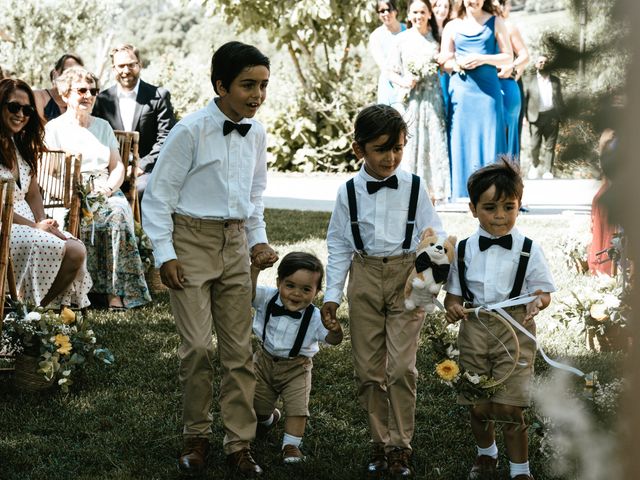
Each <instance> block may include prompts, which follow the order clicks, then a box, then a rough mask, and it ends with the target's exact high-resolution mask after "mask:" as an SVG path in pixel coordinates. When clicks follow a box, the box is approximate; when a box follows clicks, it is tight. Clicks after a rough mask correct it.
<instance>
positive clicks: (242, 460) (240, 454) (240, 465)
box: [227, 448, 262, 478]
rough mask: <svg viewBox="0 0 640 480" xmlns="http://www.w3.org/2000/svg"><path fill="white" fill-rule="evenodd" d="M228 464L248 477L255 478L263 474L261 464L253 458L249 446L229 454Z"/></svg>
mask: <svg viewBox="0 0 640 480" xmlns="http://www.w3.org/2000/svg"><path fill="white" fill-rule="evenodd" d="M227 465H229V466H230V467H231V468H233V469H235V471H237V472H238V473H240V474H241V475H243V476H244V477H246V478H255V477H259V476H260V475H262V469H261V468H260V465H258V464H257V463H256V461H255V460H254V459H253V457H252V456H251V451H250V450H249V449H248V448H243V449H242V450H238V451H237V452H233V453H230V454H229V455H227Z"/></svg>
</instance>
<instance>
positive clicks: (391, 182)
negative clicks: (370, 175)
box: [367, 175, 398, 193]
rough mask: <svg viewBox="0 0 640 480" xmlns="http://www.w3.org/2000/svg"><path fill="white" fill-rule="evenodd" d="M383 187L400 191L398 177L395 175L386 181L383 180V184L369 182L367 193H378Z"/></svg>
mask: <svg viewBox="0 0 640 480" xmlns="http://www.w3.org/2000/svg"><path fill="white" fill-rule="evenodd" d="M382 187H389V188H393V189H394V190H397V189H398V177H396V176H395V175H392V176H390V177H389V178H387V179H386V180H382V181H381V182H367V192H369V193H376V192H377V191H378V190H380V189H381V188H382Z"/></svg>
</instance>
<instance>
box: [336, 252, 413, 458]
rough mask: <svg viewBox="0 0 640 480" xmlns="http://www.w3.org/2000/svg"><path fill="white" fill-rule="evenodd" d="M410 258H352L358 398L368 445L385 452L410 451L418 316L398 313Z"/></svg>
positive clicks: (351, 308)
mask: <svg viewBox="0 0 640 480" xmlns="http://www.w3.org/2000/svg"><path fill="white" fill-rule="evenodd" d="M414 260H415V255H413V254H411V255H399V256H395V257H384V258H382V257H367V256H365V257H359V256H356V257H354V260H353V262H352V263H351V269H350V271H349V286H348V288H347V297H348V299H349V322H350V328H351V343H352V350H353V363H354V367H355V371H356V377H357V381H358V398H359V400H360V404H361V405H362V407H363V408H364V409H365V410H366V411H367V413H368V420H369V428H370V430H371V440H372V442H374V443H377V444H381V445H384V446H385V449H386V450H387V451H389V450H391V449H393V448H396V447H400V448H411V439H412V438H413V432H414V429H415V410H416V379H417V376H418V372H417V370H416V352H417V350H418V339H419V336H420V329H421V328H422V324H423V323H424V316H420V317H419V318H416V317H415V312H407V311H406V310H405V308H404V285H405V282H406V280H407V277H408V276H409V272H410V271H411V268H412V267H413V262H414Z"/></svg>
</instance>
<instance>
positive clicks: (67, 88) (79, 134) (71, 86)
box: [45, 67, 151, 309]
mask: <svg viewBox="0 0 640 480" xmlns="http://www.w3.org/2000/svg"><path fill="white" fill-rule="evenodd" d="M56 84H57V87H58V92H59V93H60V96H61V97H62V99H63V100H64V101H65V103H66V104H67V111H66V112H65V113H64V114H62V115H60V116H59V117H58V118H55V119H53V120H51V121H50V122H49V123H47V125H46V127H45V132H46V136H45V140H46V143H47V146H48V147H49V148H51V149H60V150H65V151H67V152H71V153H80V154H82V179H83V183H84V184H85V185H86V186H88V187H89V190H90V194H89V195H88V200H87V203H86V204H85V205H83V208H86V207H87V206H89V205H91V206H92V207H91V210H92V211H93V215H90V217H91V218H86V219H85V220H84V221H83V222H82V223H81V228H80V237H81V238H82V239H83V241H84V243H85V245H86V246H87V265H88V268H89V272H91V276H92V277H93V290H92V292H94V293H97V294H105V295H108V298H109V307H111V308H113V309H122V308H133V307H138V306H140V305H143V304H145V303H147V302H149V301H150V300H151V296H150V294H149V288H148V287H147V284H146V282H145V278H144V267H143V264H142V260H141V259H140V254H139V252H138V245H137V242H136V236H135V233H134V225H133V212H132V211H131V207H130V206H129V203H128V202H127V199H126V198H125V196H124V194H123V193H122V192H121V191H120V185H121V184H122V181H123V180H124V165H123V164H122V160H121V159H120V154H119V153H118V141H117V140H116V137H115V135H114V134H113V130H111V126H109V123H107V122H106V121H105V120H102V119H100V118H96V117H93V116H91V110H92V109H93V105H94V104H95V101H96V95H97V94H98V88H97V83H96V79H95V77H94V76H93V74H91V73H89V72H88V71H87V70H85V69H84V68H82V67H72V68H70V69H68V70H66V71H65V72H64V73H63V74H62V75H60V77H58V79H57V80H56ZM105 199H106V201H103V200H105Z"/></svg>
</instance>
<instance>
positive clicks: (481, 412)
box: [469, 403, 493, 421]
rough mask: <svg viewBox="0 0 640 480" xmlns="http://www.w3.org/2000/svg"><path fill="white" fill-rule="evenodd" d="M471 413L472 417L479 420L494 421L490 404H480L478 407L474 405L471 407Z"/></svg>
mask: <svg viewBox="0 0 640 480" xmlns="http://www.w3.org/2000/svg"><path fill="white" fill-rule="evenodd" d="M469 412H470V413H471V416H472V417H474V418H476V419H478V420H481V421H487V420H493V409H492V407H491V404H490V403H479V404H477V405H472V406H471V407H469Z"/></svg>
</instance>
